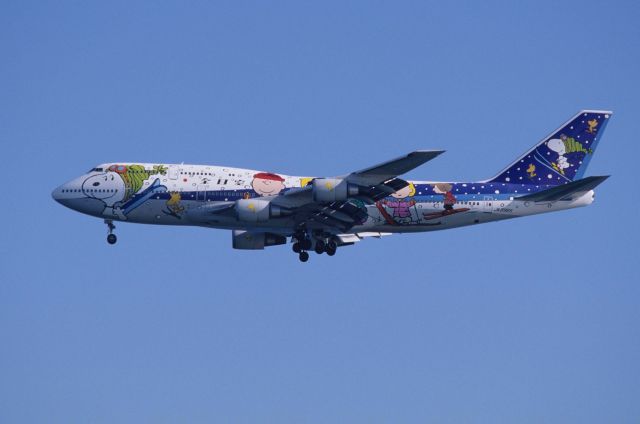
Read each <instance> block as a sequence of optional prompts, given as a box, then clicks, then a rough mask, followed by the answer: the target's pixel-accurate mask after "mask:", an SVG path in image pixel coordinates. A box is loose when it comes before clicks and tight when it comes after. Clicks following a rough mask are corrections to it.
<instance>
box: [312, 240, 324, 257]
mask: <svg viewBox="0 0 640 424" xmlns="http://www.w3.org/2000/svg"><path fill="white" fill-rule="evenodd" d="M314 250H315V251H316V253H317V254H318V255H321V254H322V253H324V252H326V247H325V245H324V242H323V241H322V240H317V241H316V247H315V249H314Z"/></svg>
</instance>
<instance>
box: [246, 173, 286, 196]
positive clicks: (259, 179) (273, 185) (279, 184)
mask: <svg viewBox="0 0 640 424" xmlns="http://www.w3.org/2000/svg"><path fill="white" fill-rule="evenodd" d="M251 187H252V188H253V190H254V191H255V192H256V194H257V195H258V196H275V195H276V194H279V193H280V192H281V191H282V190H284V178H282V177H281V176H280V175H277V174H272V173H270V172H258V173H257V174H255V175H254V176H253V181H252V182H251Z"/></svg>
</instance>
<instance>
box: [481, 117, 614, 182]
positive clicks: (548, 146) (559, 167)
mask: <svg viewBox="0 0 640 424" xmlns="http://www.w3.org/2000/svg"><path fill="white" fill-rule="evenodd" d="M611 115H612V112H609V111H603V110H583V111H581V112H579V113H578V114H577V115H575V116H574V117H573V118H571V119H570V120H569V121H567V122H566V123H565V124H563V125H562V126H561V127H560V128H558V129H557V130H556V131H554V132H552V133H551V134H550V135H549V136H548V137H546V138H544V139H543V140H542V141H541V142H540V143H538V144H537V145H536V146H535V147H533V149H531V150H529V151H528V152H527V153H525V154H524V155H522V156H521V157H520V158H518V159H517V160H516V161H515V162H514V163H513V164H511V165H509V166H508V167H507V168H506V169H504V170H503V171H501V172H500V173H499V174H498V175H497V176H495V177H493V178H491V179H490V180H488V182H499V183H512V184H536V185H541V184H544V185H558V184H564V183H567V182H571V181H575V180H579V179H581V178H582V177H583V175H584V172H585V170H586V169H587V166H588V165H589V161H590V160H591V157H592V156H593V154H594V152H595V150H596V147H597V146H598V143H599V141H600V138H602V133H603V132H604V129H605V127H606V126H607V122H609V119H610V118H611Z"/></svg>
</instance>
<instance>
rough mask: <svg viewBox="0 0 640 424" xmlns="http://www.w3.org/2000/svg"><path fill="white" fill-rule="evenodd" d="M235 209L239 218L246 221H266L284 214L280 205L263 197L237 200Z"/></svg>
mask: <svg viewBox="0 0 640 424" xmlns="http://www.w3.org/2000/svg"><path fill="white" fill-rule="evenodd" d="M235 209H236V215H237V216H238V219H239V220H240V221H244V222H265V221H268V220H269V218H277V217H280V216H283V215H284V212H283V211H282V209H281V208H280V207H279V206H276V205H272V204H271V203H270V202H269V201H268V200H263V199H240V200H236V205H235Z"/></svg>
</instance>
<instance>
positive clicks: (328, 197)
mask: <svg viewBox="0 0 640 424" xmlns="http://www.w3.org/2000/svg"><path fill="white" fill-rule="evenodd" d="M357 194H358V186H356V185H353V184H349V183H348V182H347V181H345V180H343V179H341V178H316V179H315V180H313V200H314V201H316V202H322V203H331V202H339V201H343V200H347V199H348V198H349V197H351V196H356V195H357Z"/></svg>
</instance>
